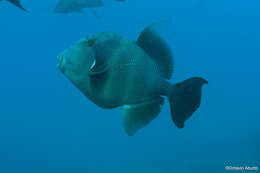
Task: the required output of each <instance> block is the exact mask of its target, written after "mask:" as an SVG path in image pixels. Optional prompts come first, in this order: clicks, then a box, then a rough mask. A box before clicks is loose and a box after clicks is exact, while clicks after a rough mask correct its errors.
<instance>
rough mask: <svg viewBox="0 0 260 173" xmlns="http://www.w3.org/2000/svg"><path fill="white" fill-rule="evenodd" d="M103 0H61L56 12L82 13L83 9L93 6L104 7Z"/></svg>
mask: <svg viewBox="0 0 260 173" xmlns="http://www.w3.org/2000/svg"><path fill="white" fill-rule="evenodd" d="M103 6H104V3H103V1H102V0H60V1H59V2H58V3H57V5H56V7H55V9H54V12H55V13H73V12H77V13H82V12H83V9H85V8H91V7H103Z"/></svg>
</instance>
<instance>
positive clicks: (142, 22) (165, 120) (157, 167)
mask: <svg viewBox="0 0 260 173" xmlns="http://www.w3.org/2000/svg"><path fill="white" fill-rule="evenodd" d="M56 2H57V1H51V0H48V1H46V0H45V1H40V0H39V1H32V0H31V1H30V0H22V4H23V5H24V7H26V8H27V9H28V10H29V11H30V13H25V12H23V11H21V10H19V9H17V8H16V7H15V6H13V5H11V4H10V3H7V2H1V3H0V172H1V173H47V172H48V173H59V172H61V173H104V172H111V173H116V172H119V173H133V172H135V173H137V172H138V173H139V172H147V173H222V172H225V166H258V167H259V169H260V150H259V147H260V110H259V107H260V101H259V99H260V92H259V88H260V80H259V79H260V78H259V75H260V60H259V58H260V52H259V50H260V22H259V19H260V2H259V0H230V1H226V0H213V1H210V0H161V1H159V0H126V2H121V3H120V2H116V1H114V0H104V3H105V7H104V8H99V9H96V10H97V13H99V15H101V16H103V17H102V19H96V18H95V17H94V16H93V15H92V14H91V12H90V11H88V10H85V13H82V14H69V15H57V14H54V13H53V12H52V10H53V8H54V7H55V4H56ZM169 17H172V20H173V23H172V25H171V29H170V31H168V32H167V34H165V35H164V37H165V38H166V39H167V41H168V42H169V44H170V46H171V48H172V51H173V53H174V58H175V73H174V76H173V78H172V82H178V81H182V80H184V79H187V78H189V77H192V76H201V77H204V78H206V79H207V80H208V81H209V85H207V86H204V87H203V96H202V104H201V107H200V108H199V109H198V111H197V112H196V113H195V114H194V116H193V117H192V118H191V119H189V120H188V121H187V123H186V126H185V128H184V129H181V130H180V129H177V127H176V126H175V125H174V124H173V123H172V120H171V117H170V110H169V104H168V102H166V104H165V105H164V107H163V110H162V112H161V114H160V115H159V116H158V118H157V119H156V120H154V121H153V122H152V123H151V124H149V125H148V126H147V127H146V128H144V129H143V130H141V131H140V132H138V133H137V134H136V135H135V136H133V137H129V136H127V135H126V134H125V132H124V130H123V127H122V123H121V109H120V108H118V109H113V110H104V109H101V108H99V107H97V106H96V105H94V104H93V103H91V102H90V101H89V100H88V99H87V98H85V97H84V96H83V95H82V94H81V93H80V91H78V90H77V89H76V88H75V87H74V86H73V85H72V84H71V83H70V82H69V81H68V80H67V79H66V78H65V77H64V76H63V75H62V74H61V73H60V72H59V71H58V70H57V69H56V64H57V58H56V57H57V55H58V54H59V53H60V52H61V51H62V50H64V49H66V48H67V47H69V46H70V45H71V44H73V43H74V42H76V41H77V40H79V39H81V38H82V37H84V36H86V35H88V34H92V33H95V32H100V31H112V32H115V33H118V34H120V35H122V36H124V37H125V38H128V39H131V40H135V39H136V38H137V37H138V34H139V33H140V32H141V30H142V29H143V28H144V27H145V26H147V25H148V24H150V23H152V22H154V21H158V20H163V19H167V18H169ZM258 171H260V170H258ZM238 172H240V171H238ZM251 172H255V171H251Z"/></svg>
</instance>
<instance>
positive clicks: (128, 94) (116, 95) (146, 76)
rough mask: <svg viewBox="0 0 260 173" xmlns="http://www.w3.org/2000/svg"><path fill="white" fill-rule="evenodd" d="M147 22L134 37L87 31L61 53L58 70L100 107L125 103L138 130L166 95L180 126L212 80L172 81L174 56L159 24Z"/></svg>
mask: <svg viewBox="0 0 260 173" xmlns="http://www.w3.org/2000/svg"><path fill="white" fill-rule="evenodd" d="M161 24H162V23H161V22H158V23H154V24H152V25H149V26H148V27H146V28H145V29H144V30H143V32H142V33H141V34H140V36H139V38H138V40H137V41H136V42H134V41H130V40H127V39H124V38H122V37H121V36H119V35H117V34H115V33H111V32H102V33H96V34H93V35H89V36H87V37H86V38H83V39H81V40H80V41H79V42H77V43H75V44H74V45H72V46H71V47H70V48H68V49H67V50H65V51H64V52H63V53H61V54H60V55H59V56H58V61H59V62H58V68H59V70H60V71H61V72H62V73H63V74H64V75H65V76H66V77H67V78H68V79H69V80H70V81H71V82H72V83H73V84H74V85H75V86H76V87H77V88H78V89H79V90H80V91H81V92H82V93H83V94H84V95H85V96H86V97H87V98H89V99H90V100H91V101H92V102H93V103H95V104H96V105H98V106H100V107H102V108H116V107H119V106H123V126H124V129H125V131H126V133H127V134H128V135H130V136H131V135H134V134H135V133H136V132H137V131H138V130H139V129H141V128H143V127H144V126H146V125H147V124H148V123H150V122H151V121H152V120H153V119H155V118H156V117H157V115H158V114H159V113H160V111H161V107H162V105H163V103H164V96H165V97H167V98H168V100H169V102H170V107H171V115H172V119H173V122H174V123H175V125H176V126H177V127H178V128H183V127H184V122H185V121H186V120H187V119H188V118H189V117H191V115H192V114H193V113H194V112H195V111H196V109H197V108H198V107H199V106H200V102H201V89H202V85H203V84H207V83H208V82H207V81H206V80H205V79H203V78H200V77H193V78H190V79H187V80H184V81H183V82H179V83H176V84H171V83H170V82H169V79H170V78H171V76H172V74H173V66H174V62H173V56H172V54H171V51H170V49H169V47H168V46H167V44H166V42H165V41H164V40H163V39H162V38H161V37H160V36H159V34H158V33H157V32H156V30H155V28H156V27H157V26H160V25H161Z"/></svg>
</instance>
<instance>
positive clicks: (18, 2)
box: [0, 0, 27, 11]
mask: <svg viewBox="0 0 260 173" xmlns="http://www.w3.org/2000/svg"><path fill="white" fill-rule="evenodd" d="M0 1H3V0H0ZM6 1H8V2H11V3H12V4H14V5H15V6H17V7H18V8H20V9H21V10H24V11H27V10H26V9H25V8H24V7H23V6H22V5H21V3H20V1H19V0H6Z"/></svg>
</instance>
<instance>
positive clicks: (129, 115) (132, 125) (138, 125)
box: [123, 97, 164, 136]
mask: <svg viewBox="0 0 260 173" xmlns="http://www.w3.org/2000/svg"><path fill="white" fill-rule="evenodd" d="M163 103H164V99H163V98H162V97H156V98H153V99H152V100H149V101H147V102H144V103H141V104H136V105H125V106H124V107H123V126H124V129H125V131H126V133H127V134H128V135H129V136H133V135H134V134H135V133H136V132H137V131H138V130H140V129H142V128H143V127H145V126H146V125H148V124H149V123H150V122H151V121H152V120H154V119H155V118H156V117H157V115H158V114H159V113H160V111H161V107H162V105H163Z"/></svg>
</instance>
